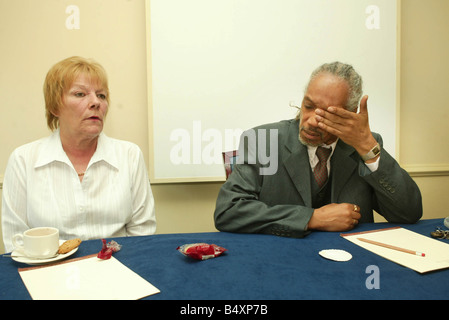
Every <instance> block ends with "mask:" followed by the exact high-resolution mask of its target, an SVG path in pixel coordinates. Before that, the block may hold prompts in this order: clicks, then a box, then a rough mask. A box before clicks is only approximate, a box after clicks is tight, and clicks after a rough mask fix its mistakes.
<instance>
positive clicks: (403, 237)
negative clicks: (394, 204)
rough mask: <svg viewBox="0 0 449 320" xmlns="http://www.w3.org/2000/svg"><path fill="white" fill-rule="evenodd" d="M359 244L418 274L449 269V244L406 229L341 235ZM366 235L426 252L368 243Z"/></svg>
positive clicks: (383, 241)
mask: <svg viewBox="0 0 449 320" xmlns="http://www.w3.org/2000/svg"><path fill="white" fill-rule="evenodd" d="M341 236H342V237H343V238H345V239H347V240H349V241H351V242H353V243H355V244H356V245H358V246H360V247H362V248H365V249H367V250H369V251H371V252H374V253H376V254H378V255H380V256H382V257H384V258H386V259H389V260H391V261H394V262H396V263H398V264H400V265H403V266H405V267H408V268H410V269H413V270H415V271H417V272H419V273H425V272H429V271H433V270H438V269H444V268H449V244H447V243H444V242H441V241H438V240H436V239H432V238H430V237H426V236H423V235H421V234H419V233H416V232H413V231H410V230H407V229H404V228H400V227H398V228H387V229H379V230H373V231H367V232H358V233H349V234H341ZM357 238H365V239H368V240H374V241H378V242H382V243H386V244H389V245H392V246H396V247H401V248H404V249H409V250H414V251H419V252H423V253H425V257H421V256H417V255H413V254H410V253H405V252H401V251H397V250H393V249H389V248H384V247H380V246H378V245H374V244H370V243H365V242H362V241H360V240H357Z"/></svg>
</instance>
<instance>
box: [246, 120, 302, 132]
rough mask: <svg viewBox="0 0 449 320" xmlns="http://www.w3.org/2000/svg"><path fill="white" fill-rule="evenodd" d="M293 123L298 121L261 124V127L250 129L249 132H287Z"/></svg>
mask: <svg viewBox="0 0 449 320" xmlns="http://www.w3.org/2000/svg"><path fill="white" fill-rule="evenodd" d="M295 123H298V121H297V120H295V119H289V120H281V121H278V122H272V123H266V124H262V125H259V126H257V127H254V128H252V129H250V130H261V129H265V130H270V129H277V130H288V128H290V126H291V125H294V124H295Z"/></svg>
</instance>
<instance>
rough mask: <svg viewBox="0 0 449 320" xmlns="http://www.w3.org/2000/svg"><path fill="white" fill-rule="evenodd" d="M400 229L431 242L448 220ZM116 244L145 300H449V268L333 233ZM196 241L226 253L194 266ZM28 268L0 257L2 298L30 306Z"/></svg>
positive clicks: (195, 236) (220, 235)
mask: <svg viewBox="0 0 449 320" xmlns="http://www.w3.org/2000/svg"><path fill="white" fill-rule="evenodd" d="M391 226H399V225H396V224H387V223H368V224H361V225H359V226H357V227H356V229H354V230H353V231H365V230H373V229H379V228H386V227H391ZM401 226H403V227H405V228H407V229H409V230H412V231H415V232H418V233H421V234H424V235H428V236H429V237H430V232H431V231H434V230H435V228H436V227H437V226H442V227H444V225H443V219H433V220H422V221H419V222H418V223H416V224H413V225H401ZM107 240H108V241H109V240H111V239H107ZM114 240H116V241H117V242H118V243H119V244H121V245H122V250H121V251H119V252H117V253H115V254H114V257H115V258H117V259H118V260H119V261H121V262H122V263H123V264H125V265H126V266H128V267H129V268H130V269H132V270H134V271H135V272H136V273H138V274H139V275H141V276H142V277H143V278H145V279H147V280H148V281H149V282H150V283H152V284H153V285H154V286H156V287H157V288H158V289H160V290H161V293H159V294H156V295H153V296H150V297H147V298H145V299H148V300H211V299H212V300H278V299H282V300H297V299H369V300H372V299H433V300H435V299H448V298H449V269H446V270H439V271H435V272H431V273H427V274H419V273H417V272H415V271H413V270H411V269H408V268H405V267H402V266H400V265H398V264H396V263H394V262H391V261H389V260H386V259H384V258H382V257H380V256H378V255H376V254H374V253H372V252H370V251H367V250H365V249H363V248H361V247H358V246H356V245H354V244H353V243H351V242H350V241H348V240H345V239H343V238H342V237H340V234H339V233H334V232H313V233H312V234H310V235H309V236H307V237H306V238H303V239H292V238H284V237H277V236H271V235H258V234H233V233H225V232H212V233H191V234H162V235H152V236H144V237H129V238H115V239H114ZM438 241H444V242H448V243H449V240H438ZM195 242H206V243H214V244H217V245H219V246H222V247H225V248H226V249H228V252H227V253H225V254H224V255H222V256H220V257H217V258H214V259H209V260H205V261H196V260H193V259H191V258H187V257H185V256H183V255H182V254H180V253H179V252H178V251H177V250H176V248H177V247H178V246H180V245H182V244H186V243H195ZM101 245H102V243H101V241H100V240H89V241H84V242H83V243H82V244H81V246H80V248H79V250H78V251H77V252H76V253H75V254H74V255H73V256H72V257H71V258H76V257H82V256H85V255H90V254H93V253H97V252H98V251H100V249H101ZM322 249H343V250H346V251H348V252H350V253H351V254H352V256H353V258H352V259H351V260H350V261H347V262H335V261H331V260H327V259H324V258H322V257H321V256H320V255H319V254H318V252H319V251H320V250H322ZM370 266H371V267H370ZM372 266H374V267H377V268H378V274H377V279H376V280H378V284H379V288H378V289H376V288H372V285H370V283H371V284H372V283H374V282H372V281H371V280H372V279H373V276H374V273H373V271H372V270H373V269H372V268H373V267H372ZM22 267H27V265H24V264H21V263H17V262H15V261H13V260H12V259H11V258H6V257H2V258H0V299H8V300H9V299H30V295H29V294H28V291H27V289H26V288H25V286H24V284H23V282H22V280H21V278H20V276H19V273H18V271H17V270H18V268H22ZM370 277H371V278H370ZM367 284H368V285H367ZM369 287H371V288H369Z"/></svg>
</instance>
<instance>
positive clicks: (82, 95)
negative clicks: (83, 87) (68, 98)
mask: <svg viewBox="0 0 449 320" xmlns="http://www.w3.org/2000/svg"><path fill="white" fill-rule="evenodd" d="M84 96H85V94H84V92H75V97H84Z"/></svg>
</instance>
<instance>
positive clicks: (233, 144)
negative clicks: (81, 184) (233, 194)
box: [147, 0, 398, 182]
mask: <svg viewBox="0 0 449 320" xmlns="http://www.w3.org/2000/svg"><path fill="white" fill-rule="evenodd" d="M397 15H398V3H397V1H392V0H282V1H275V0H189V1H185V0H151V1H149V0H148V2H147V29H148V30H147V32H148V33H147V40H148V41H149V44H148V46H147V47H148V61H149V66H148V76H149V81H148V83H149V88H148V93H149V120H150V122H149V127H150V132H149V135H150V177H151V180H152V182H176V181H179V182H184V181H221V180H224V179H225V170H224V167H223V159H222V155H221V152H222V151H229V150H233V149H237V148H238V142H239V136H240V134H241V132H242V131H243V130H247V129H250V128H252V127H255V126H258V125H261V124H265V123H271V122H277V121H280V120H284V119H291V118H294V116H295V114H296V111H297V109H295V108H291V107H290V106H289V105H290V103H291V101H295V102H296V104H297V105H300V104H301V100H302V97H303V92H304V87H305V85H306V83H307V81H308V79H309V76H310V74H311V72H312V71H313V70H314V69H315V68H316V67H318V66H319V65H321V64H322V63H325V62H333V61H341V62H345V63H349V64H351V65H353V66H354V68H355V69H356V71H358V72H359V73H360V74H361V75H362V77H363V81H364V94H368V95H369V100H368V112H369V117H370V126H371V130H372V131H375V132H378V133H380V134H381V135H382V136H383V139H384V146H385V148H386V150H387V151H388V152H390V154H392V155H393V156H394V155H395V154H396V134H397V132H396V123H397V121H396V120H397V119H396V118H397V112H396V107H397V91H398V86H397V68H398V66H397V63H398V60H397V43H398V41H397V37H398V34H397Z"/></svg>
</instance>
